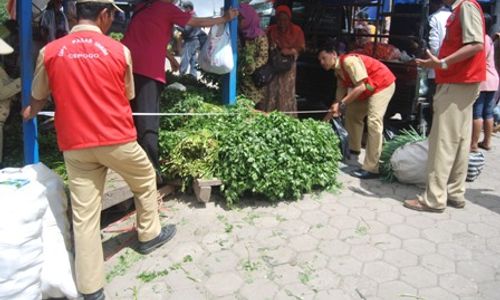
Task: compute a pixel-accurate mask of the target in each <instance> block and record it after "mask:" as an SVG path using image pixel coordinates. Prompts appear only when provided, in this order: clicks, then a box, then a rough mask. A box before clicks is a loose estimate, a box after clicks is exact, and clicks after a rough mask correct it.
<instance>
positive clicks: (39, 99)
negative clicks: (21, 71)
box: [21, 48, 50, 121]
mask: <svg viewBox="0 0 500 300" xmlns="http://www.w3.org/2000/svg"><path fill="white" fill-rule="evenodd" d="M44 56H45V48H42V50H40V54H39V55H38V59H37V63H36V68H35V74H34V76H33V83H32V86H31V103H30V104H29V105H28V106H26V107H24V108H23V110H22V112H21V115H22V116H23V119H24V121H27V120H30V119H33V118H34V117H36V115H37V114H38V113H39V112H40V111H41V110H42V109H43V108H44V106H45V104H47V101H48V98H49V95H50V87H49V77H48V74H47V70H46V69H45V65H44Z"/></svg>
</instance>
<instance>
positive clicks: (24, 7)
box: [17, 0, 39, 164]
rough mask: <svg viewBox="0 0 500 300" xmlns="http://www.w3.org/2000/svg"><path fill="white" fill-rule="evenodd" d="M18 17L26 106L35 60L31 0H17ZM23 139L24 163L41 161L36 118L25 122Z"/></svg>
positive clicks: (22, 85)
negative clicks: (33, 54) (33, 55)
mask: <svg viewBox="0 0 500 300" xmlns="http://www.w3.org/2000/svg"><path fill="white" fill-rule="evenodd" d="M17 17H18V22H19V27H20V31H19V32H20V39H19V40H20V46H19V49H20V55H21V97H22V104H23V107H25V106H27V105H28V104H29V103H30V101H31V81H32V78H33V61H32V54H31V49H32V47H33V37H32V30H31V19H32V4H31V0H18V1H17ZM23 140H24V163H25V164H34V163H37V162H39V156H38V141H37V122H36V118H35V119H32V120H30V121H28V122H24V123H23Z"/></svg>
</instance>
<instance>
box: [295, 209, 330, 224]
mask: <svg viewBox="0 0 500 300" xmlns="http://www.w3.org/2000/svg"><path fill="white" fill-rule="evenodd" d="M300 219H301V220H302V221H304V222H306V223H307V224H309V225H313V226H315V225H326V224H328V221H329V220H330V216H328V215H327V214H326V213H324V212H322V211H321V210H313V211H305V212H304V213H302V215H301V216H300Z"/></svg>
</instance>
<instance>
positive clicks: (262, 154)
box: [160, 79, 341, 205]
mask: <svg viewBox="0 0 500 300" xmlns="http://www.w3.org/2000/svg"><path fill="white" fill-rule="evenodd" d="M176 81H178V82H179V81H180V82H182V83H183V84H185V85H186V86H187V91H185V92H181V91H177V90H169V89H166V90H165V91H164V93H163V95H162V104H161V107H162V111H163V112H176V113H179V112H188V113H205V114H207V115H197V116H168V117H162V119H161V132H160V149H161V150H160V151H161V154H160V158H161V164H162V166H163V171H164V172H165V173H166V174H168V175H169V176H170V177H171V178H181V179H182V181H183V182H184V184H185V185H189V184H190V183H191V181H192V180H193V179H195V178H205V179H211V178H219V179H220V180H222V182H223V187H222V192H223V194H224V196H225V198H226V200H227V203H228V204H229V205H232V204H234V203H236V202H237V201H238V200H239V199H240V198H241V197H242V196H243V195H245V194H253V195H258V196H264V198H266V199H268V200H270V201H278V200H280V199H298V198H300V197H301V195H302V194H303V193H307V192H310V191H312V190H313V189H331V188H335V187H337V186H338V182H337V179H336V177H337V174H338V162H339V161H340V160H341V154H340V151H339V147H338V143H339V141H338V138H337V136H336V135H335V134H334V133H333V131H332V129H331V127H330V125H328V124H327V123H323V122H318V121H314V120H304V121H300V120H298V119H295V118H291V117H288V116H286V115H284V114H282V113H277V112H273V113H270V114H263V113H261V112H258V111H255V110H254V108H253V105H254V104H253V103H252V102H251V101H250V100H248V99H245V98H241V97H240V98H239V99H238V101H237V103H238V104H236V105H234V106H220V105H218V104H215V103H216V102H218V101H219V99H220V94H219V93H218V90H216V89H210V88H207V87H205V86H200V85H199V84H198V83H196V84H195V85H190V82H185V81H183V80H182V79H177V80H176Z"/></svg>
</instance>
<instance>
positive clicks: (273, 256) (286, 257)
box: [262, 246, 296, 266]
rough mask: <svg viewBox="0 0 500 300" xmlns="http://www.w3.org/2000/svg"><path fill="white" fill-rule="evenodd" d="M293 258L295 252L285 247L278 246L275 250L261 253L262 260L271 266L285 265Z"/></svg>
mask: <svg viewBox="0 0 500 300" xmlns="http://www.w3.org/2000/svg"><path fill="white" fill-rule="evenodd" d="M295 256H296V254H295V252H294V251H293V250H292V249H290V248H288V247H286V246H280V247H278V248H276V249H271V250H267V251H263V252H262V258H263V259H264V260H265V261H266V262H267V263H268V264H270V265H272V266H279V265H283V264H287V263H289V262H290V261H292V259H294V258H295Z"/></svg>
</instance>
